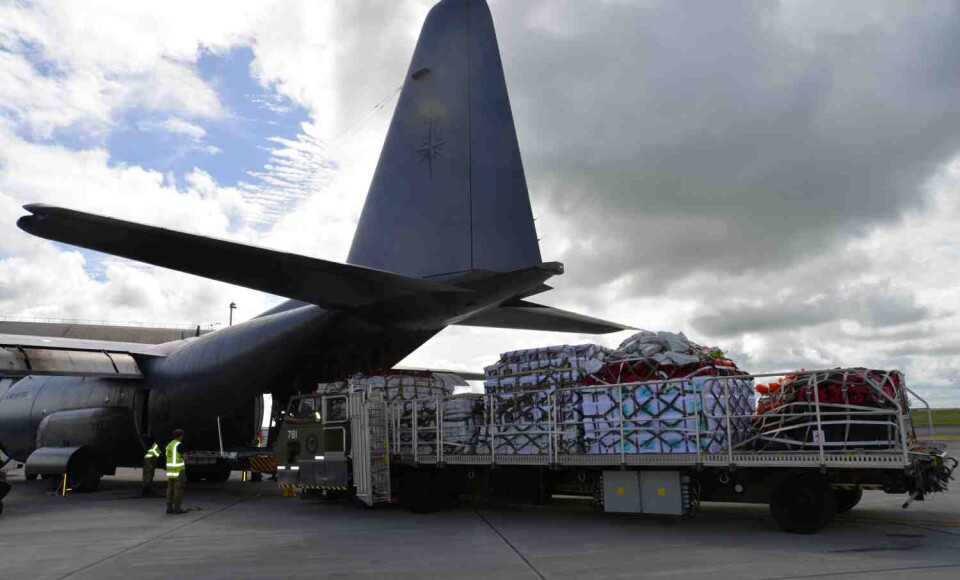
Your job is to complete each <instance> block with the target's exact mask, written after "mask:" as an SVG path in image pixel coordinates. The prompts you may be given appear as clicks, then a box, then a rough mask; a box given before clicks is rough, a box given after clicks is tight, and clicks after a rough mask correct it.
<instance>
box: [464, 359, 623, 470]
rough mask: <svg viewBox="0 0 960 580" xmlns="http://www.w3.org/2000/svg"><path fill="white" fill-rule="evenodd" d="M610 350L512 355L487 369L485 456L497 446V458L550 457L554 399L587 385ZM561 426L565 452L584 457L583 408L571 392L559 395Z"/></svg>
mask: <svg viewBox="0 0 960 580" xmlns="http://www.w3.org/2000/svg"><path fill="white" fill-rule="evenodd" d="M609 353H610V349H608V348H605V347H603V346H600V345H596V344H581V345H576V346H570V345H560V346H549V347H544V348H535V349H527V350H517V351H512V352H506V353H503V354H502V355H500V360H499V361H498V362H497V363H496V364H493V365H490V366H488V367H486V368H485V369H484V372H485V374H486V380H485V381H484V390H485V391H486V393H487V395H489V396H488V397H487V403H488V404H489V405H491V407H490V408H489V409H487V413H488V420H490V419H492V423H493V425H491V426H489V427H488V428H487V429H485V432H484V436H483V437H482V438H481V444H480V445H479V446H478V452H479V453H490V452H491V449H490V444H491V440H492V439H493V440H495V445H494V449H495V452H496V453H497V454H524V455H528V454H534V455H536V454H546V453H548V452H549V446H550V440H549V435H548V432H547V430H546V425H545V423H546V422H547V421H549V419H550V398H551V395H552V393H554V392H556V391H557V390H558V389H567V388H570V387H576V386H579V385H581V384H583V380H584V379H585V378H586V377H587V376H588V375H589V374H590V373H592V372H594V371H596V370H597V369H599V368H601V367H602V366H603V357H604V356H606V355H607V354H609ZM558 396H559V397H560V400H559V401H558V404H557V408H558V411H559V416H558V420H559V421H560V422H563V423H567V425H566V426H564V427H563V428H562V429H561V430H560V431H561V434H560V439H559V441H560V443H561V450H562V451H563V452H565V453H566V452H575V451H581V450H582V449H580V447H581V446H582V445H581V444H582V433H583V426H582V425H581V424H580V421H581V419H582V417H581V408H580V406H579V405H577V404H564V402H565V401H567V400H569V401H570V402H571V403H572V402H573V399H574V398H575V397H574V396H572V395H571V393H570V392H569V391H563V392H562V394H561V395H558Z"/></svg>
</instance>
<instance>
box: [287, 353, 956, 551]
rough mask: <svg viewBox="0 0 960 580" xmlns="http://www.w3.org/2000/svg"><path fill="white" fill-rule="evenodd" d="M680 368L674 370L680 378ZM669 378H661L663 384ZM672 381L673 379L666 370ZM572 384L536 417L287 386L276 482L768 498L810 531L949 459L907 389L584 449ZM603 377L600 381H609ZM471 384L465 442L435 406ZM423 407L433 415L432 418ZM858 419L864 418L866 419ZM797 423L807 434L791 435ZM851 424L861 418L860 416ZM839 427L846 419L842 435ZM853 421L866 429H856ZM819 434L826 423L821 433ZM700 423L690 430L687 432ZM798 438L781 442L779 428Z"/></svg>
mask: <svg viewBox="0 0 960 580" xmlns="http://www.w3.org/2000/svg"><path fill="white" fill-rule="evenodd" d="M837 372H859V370H858V369H831V370H829V371H802V372H799V373H796V372H795V373H792V374H793V376H794V377H799V380H807V379H809V380H811V381H813V380H814V379H815V378H816V377H817V376H823V375H822V374H821V375H818V374H817V373H837ZM786 374H787V373H770V374H764V375H757V374H755V375H744V376H742V377H727V378H728V379H737V378H742V379H749V380H753V379H755V378H761V377H778V376H784V375H786ZM683 381H687V382H689V379H683V380H680V381H677V382H681V383H682V382H683ZM664 382H665V381H657V383H658V384H663V383H664ZM666 382H670V381H666ZM644 385H647V383H637V384H622V385H616V388H617V389H619V390H620V397H621V398H620V401H621V403H620V411H621V413H619V416H620V418H619V421H618V422H614V423H612V424H611V423H609V422H607V423H606V425H605V426H604V428H605V429H606V430H607V432H608V433H607V435H608V436H609V437H611V438H613V439H617V438H619V439H620V440H621V443H626V442H627V440H628V439H629V438H630V437H631V434H632V433H633V432H635V431H637V429H638V427H637V425H635V424H634V423H633V422H631V421H630V420H629V419H627V420H625V419H623V417H624V413H623V410H624V408H623V392H624V390H625V389H630V388H637V387H642V386H644ZM591 388H599V387H576V388H575V389H554V390H550V391H548V392H543V393H542V396H543V397H546V398H547V399H548V400H549V401H550V403H549V409H550V412H549V415H548V417H546V418H544V419H541V420H538V421H536V422H534V423H522V425H521V423H520V422H518V423H514V424H506V423H504V421H503V420H502V416H498V415H497V414H495V413H493V412H492V409H493V408H494V407H495V406H496V405H497V399H496V396H495V395H490V394H488V395H454V396H450V397H436V398H426V399H416V400H412V401H411V400H407V401H387V400H386V399H385V393H384V391H383V390H369V389H367V390H354V391H353V392H348V393H345V394H329V395H324V394H312V395H301V396H297V397H294V398H293V399H291V401H290V404H289V407H288V409H287V413H286V417H285V419H284V422H283V425H282V429H281V430H280V434H279V437H278V441H277V444H276V447H275V457H276V462H277V470H278V471H277V475H278V484H279V485H281V486H285V487H288V488H293V489H296V490H297V491H298V493H299V494H300V496H301V497H303V498H305V499H306V498H313V497H317V498H326V499H336V498H344V499H350V500H352V501H354V502H355V503H356V504H358V505H360V506H364V507H372V506H376V505H378V504H387V503H401V504H403V505H406V506H407V507H409V508H410V509H411V510H413V511H415V512H429V511H433V510H436V509H438V508H440V507H443V506H444V505H445V504H447V503H450V502H453V501H455V500H462V499H468V500H470V499H472V500H479V501H489V500H499V501H519V502H533V503H547V502H552V501H570V500H575V501H582V502H590V503H592V504H593V505H595V506H596V508H597V509H599V510H601V511H605V512H626V513H645V514H666V515H675V516H685V515H689V514H693V513H695V512H696V509H697V506H698V505H699V504H700V503H701V502H704V501H712V502H738V503H763V504H769V506H770V510H771V513H772V515H773V517H774V519H775V520H776V521H777V523H778V524H779V525H780V526H781V528H783V529H784V530H786V531H789V532H794V533H813V532H816V531H818V530H819V529H821V528H823V527H825V526H826V525H828V524H829V523H830V521H831V520H832V519H833V517H834V516H835V515H836V514H841V513H845V512H847V511H849V510H851V509H853V508H854V507H855V506H856V505H857V503H858V502H859V501H860V498H861V496H862V493H863V491H864V490H882V491H884V492H886V493H889V494H898V495H902V496H905V501H904V504H903V507H904V508H906V507H907V506H908V505H909V504H910V503H911V502H913V501H920V500H923V499H924V498H925V497H926V496H927V495H928V494H931V493H934V492H938V491H944V490H945V489H946V488H947V482H948V481H949V480H950V479H952V474H953V470H954V469H955V468H956V466H957V460H956V459H954V458H952V457H950V456H949V455H948V454H947V452H946V448H945V446H944V445H943V444H940V443H936V442H922V441H918V440H917V439H916V437H915V434H914V429H913V425H912V423H911V419H910V411H909V403H908V402H907V396H906V393H909V394H910V395H911V396H913V397H914V398H915V399H917V400H918V401H920V402H921V403H922V405H923V406H924V407H925V408H926V409H927V410H928V421H929V422H930V425H931V432H932V418H930V414H929V406H928V405H927V404H926V402H924V401H923V400H922V399H921V398H920V397H918V396H917V395H916V393H914V392H913V391H910V390H909V389H907V388H906V386H905V385H904V386H903V393H905V394H904V396H902V397H899V396H897V397H891V396H889V394H887V393H878V396H882V397H885V398H886V400H887V402H888V403H889V405H888V407H887V408H882V409H878V408H873V407H868V406H864V405H860V404H853V403H850V404H829V405H827V404H820V402H819V401H817V404H815V405H811V404H803V405H799V404H798V405H797V406H796V407H795V408H787V409H779V410H778V412H779V415H780V419H779V420H780V421H781V422H783V424H784V425H785V426H784V427H781V428H777V429H773V430H769V429H768V430H767V431H766V432H765V434H757V435H756V436H754V437H750V438H747V439H746V440H744V441H742V442H739V443H736V442H735V441H734V440H733V439H729V440H728V441H727V445H726V446H725V448H724V449H722V450H720V451H713V452H707V451H703V450H701V449H700V447H699V446H697V449H696V451H695V452H691V453H652V454H650V453H629V452H627V451H626V449H628V448H629V446H628V445H626V444H622V445H619V447H616V446H615V447H614V448H617V449H619V453H589V452H587V451H586V450H585V449H583V448H580V449H577V448H576V446H573V447H571V446H570V445H567V444H565V438H567V437H568V436H569V434H570V433H571V432H573V431H575V430H576V429H582V428H583V427H584V421H582V420H580V421H578V420H576V419H573V420H571V419H570V418H569V417H570V414H569V413H564V405H566V404H567V401H570V400H571V397H569V396H567V395H569V391H571V390H576V391H580V392H581V394H582V392H584V391H585V390H587V389H591ZM607 388H609V387H607ZM464 397H473V399H472V400H473V401H475V403H476V405H477V408H478V409H479V410H480V411H479V414H478V416H477V418H478V420H477V421H476V422H475V424H473V425H471V426H469V427H468V428H467V429H469V430H471V431H472V432H471V433H470V436H469V438H468V439H469V441H470V444H469V445H464V444H463V441H464V440H465V439H464V437H463V436H462V431H463V430H464V426H463V424H462V423H457V424H454V422H453V421H452V420H449V419H447V417H445V415H444V408H445V406H446V404H445V403H446V401H447V400H451V399H454V398H460V399H463V398H464ZM704 413H705V412H704V410H703V409H699V410H696V411H695V412H692V413H691V416H690V417H689V419H691V420H692V422H691V423H688V425H691V424H692V425H693V428H695V429H699V427H698V426H699V425H701V424H707V422H706V421H705V419H706V418H705V417H704ZM431 418H432V419H431ZM707 418H709V419H710V420H712V421H714V423H712V424H716V423H715V421H720V422H721V423H725V424H726V425H727V427H728V429H727V434H728V437H729V436H730V435H729V434H730V433H731V429H730V428H729V427H730V425H731V423H732V422H734V421H736V420H738V419H748V420H749V421H752V422H753V424H754V427H753V429H760V428H761V427H758V426H757V425H758V423H759V422H760V421H762V418H760V417H759V416H757V415H752V416H749V417H746V416H743V415H739V416H738V415H733V414H731V413H729V412H723V411H721V412H720V413H719V414H713V415H710V416H709V417H707ZM518 426H522V427H523V429H524V430H525V433H528V434H529V436H531V437H542V438H544V441H548V442H549V444H548V445H547V446H546V447H545V452H544V453H537V454H530V453H523V454H517V453H502V452H500V451H498V448H499V446H498V444H497V442H498V438H502V437H506V436H507V435H506V433H509V432H512V431H511V430H513V432H515V430H516V428H517V427H518ZM864 427H865V428H866V430H864V429H863V428H864ZM797 429H804V430H805V432H806V433H809V434H812V435H810V436H808V437H802V438H794V439H791V437H793V435H791V433H792V432H795V431H796V430H797ZM858 429H859V430H858ZM837 433H846V434H847V436H846V437H841V438H840V439H839V440H838V439H837V437H836V436H835V435H836V434H837ZM851 433H869V440H867V441H854V440H852V439H851V438H850V435H849V434H851ZM828 434H829V435H828ZM697 435H700V434H699V433H697ZM784 441H786V442H791V441H792V442H793V443H794V444H781V443H782V442H784Z"/></svg>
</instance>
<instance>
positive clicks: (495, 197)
mask: <svg viewBox="0 0 960 580" xmlns="http://www.w3.org/2000/svg"><path fill="white" fill-rule="evenodd" d="M348 262H349V263H351V264H356V265H361V266H367V267H371V268H378V269H381V270H388V271H392V272H396V273H400V274H405V275H408V276H419V277H425V276H435V277H444V276H448V275H456V274H458V273H463V272H468V271H470V270H491V271H499V272H507V271H512V270H519V269H522V268H527V267H530V266H535V265H539V264H540V262H541V259H540V248H539V246H538V244H537V234H536V230H535V228H534V223H533V214H532V211H531V209H530V199H529V196H528V194H527V183H526V178H525V176H524V172H523V164H522V162H521V160H520V148H519V145H518V143H517V135H516V131H515V129H514V125H513V113H512V112H511V109H510V100H509V97H508V95H507V87H506V82H505V80H504V76H503V66H502V63H501V61H500V51H499V49H498V47H497V38H496V34H495V32H494V28H493V19H492V18H491V15H490V10H489V8H488V7H487V4H486V2H485V1H484V0H443V1H442V2H440V3H439V4H437V5H436V6H435V7H434V8H433V9H432V10H431V11H430V14H429V16H428V17H427V20H426V22H425V23H424V26H423V30H422V31H421V33H420V39H419V41H418V42H417V48H416V51H415V52H414V56H413V61H412V62H411V63H410V69H409V72H408V74H407V77H406V80H405V82H404V85H403V90H402V91H401V93H400V99H399V101H398V103H397V108H396V112H395V113H394V117H393V120H392V122H391V124H390V129H389V132H388V133H387V139H386V142H385V143H384V147H383V151H382V152H381V155H380V161H379V163H378V165H377V170H376V173H375V174H374V178H373V182H372V183H371V185H370V191H369V193H368V195H367V200H366V204H365V205H364V208H363V213H362V215H361V217H360V223H359V224H358V226H357V232H356V235H355V237H354V239H353V246H352V247H351V249H350V256H349V258H348Z"/></svg>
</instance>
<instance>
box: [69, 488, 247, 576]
mask: <svg viewBox="0 0 960 580" xmlns="http://www.w3.org/2000/svg"><path fill="white" fill-rule="evenodd" d="M261 495H262V494H260V493H258V494H257V495H255V496H247V497H241V498H240V499H238V500H237V501H235V502H233V503H231V504H229V505H225V506H223V507H222V508H220V509H216V510H213V511H212V512H210V513H208V514H204V515H202V516H200V517H199V518H197V519H195V520H190V521H189V522H184V523H183V524H181V525H179V526H176V527H174V528H171V529H169V530H167V531H165V532H161V533H159V534H157V535H155V536H151V537H149V538H147V539H146V540H144V541H142V542H140V543H139V544H136V545H133V546H130V547H129V548H124V549H123V550H120V551H119V552H117V553H116V554H111V555H109V556H105V557H103V558H101V559H99V560H97V561H96V562H93V563H91V564H87V565H86V566H84V567H82V568H78V569H76V570H74V571H73V572H69V573H67V574H64V575H63V576H60V578H58V580H66V579H67V578H70V577H72V576H76V575H77V574H80V573H81V572H85V571H87V570H89V569H90V568H93V567H95V566H99V565H100V564H103V563H104V562H106V561H107V560H112V559H114V558H116V557H118V556H122V555H124V554H126V553H127V552H132V551H133V550H136V549H137V548H139V547H141V546H143V545H145V544H148V543H150V542H152V541H154V540H159V539H160V538H162V537H164V536H168V535H170V534H172V533H173V532H176V531H179V530H182V529H183V528H185V527H187V526H191V525H193V524H195V523H197V522H199V521H201V520H205V519H207V518H209V517H210V516H213V515H216V514H218V513H220V512H222V511H226V510H228V509H230V508H232V507H236V506H238V505H240V504H241V503H243V502H245V501H248V500H250V499H255V498H258V497H260V496H261Z"/></svg>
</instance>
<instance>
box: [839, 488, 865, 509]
mask: <svg viewBox="0 0 960 580" xmlns="http://www.w3.org/2000/svg"><path fill="white" fill-rule="evenodd" d="M833 495H834V496H835V497H836V498H837V513H838V514H845V513H847V512H848V511H850V510H852V509H853V508H855V507H857V504H858V503H860V500H861V499H862V498H863V490H862V489H860V488H857V489H837V490H834V492H833Z"/></svg>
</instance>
